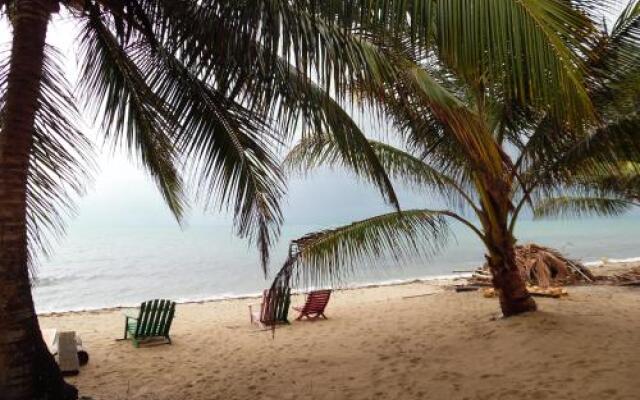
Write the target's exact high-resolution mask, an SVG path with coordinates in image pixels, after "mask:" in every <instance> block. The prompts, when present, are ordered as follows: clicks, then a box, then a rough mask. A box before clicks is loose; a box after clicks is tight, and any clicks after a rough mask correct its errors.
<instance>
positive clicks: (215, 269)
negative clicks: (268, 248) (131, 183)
mask: <svg viewBox="0 0 640 400" xmlns="http://www.w3.org/2000/svg"><path fill="white" fill-rule="evenodd" d="M327 227H330V226H327V224H323V225H319V224H307V225H287V224H285V225H284V227H283V230H282V235H281V240H280V241H279V243H278V245H276V246H274V248H273V249H272V261H271V264H270V273H269V275H268V276H267V277H265V275H264V274H263V272H262V270H261V267H260V263H259V258H258V253H257V251H256V250H254V248H253V247H252V246H249V244H248V242H247V241H245V240H241V239H238V238H237V237H236V236H234V235H233V232H232V228H231V226H229V225H228V224H208V225H206V224H205V225H194V226H187V227H185V228H182V229H181V228H179V227H178V226H177V225H173V226H171V225H169V226H160V227H158V226H128V227H124V226H118V227H109V226H107V225H102V226H100V227H99V229H98V228H97V227H87V226H84V227H73V226H72V227H71V229H70V230H69V233H68V235H67V236H66V237H65V238H64V239H63V240H62V241H61V242H60V243H59V244H58V245H57V246H55V248H54V253H53V255H52V256H51V257H50V258H48V259H43V260H41V262H40V263H39V266H38V268H37V271H36V279H35V281H34V287H35V290H34V296H35V302H36V308H37V310H38V312H41V313H43V312H52V311H68V310H85V309H96V308H103V307H111V306H119V305H120V306H122V305H124V306H130V305H135V304H137V303H139V302H141V301H144V300H147V299H152V298H170V299H174V300H177V301H190V300H203V299H218V298H227V297H240V296H246V295H256V294H258V293H260V292H261V290H263V289H264V288H265V287H268V285H269V284H270V282H271V278H272V277H273V274H274V273H275V272H276V271H277V270H278V269H279V268H280V266H281V264H282V262H283V261H284V259H285V257H286V254H287V245H288V242H289V240H291V239H294V238H297V237H300V236H302V235H304V234H305V233H308V232H311V231H314V230H318V229H324V228H327ZM639 232H640V216H638V215H627V216H623V217H617V218H591V219H571V220H554V221H539V222H538V221H531V220H522V221H520V222H519V224H518V227H517V237H518V239H519V242H520V243H526V242H535V243H538V244H541V245H545V246H550V247H553V248H556V249H558V250H560V251H561V252H563V253H564V254H565V255H567V256H569V257H573V258H576V259H579V260H582V261H584V262H594V261H598V260H601V259H603V258H609V259H618V260H619V259H629V258H634V257H637V256H640V246H639V245H640V238H639V235H638V233H639ZM483 254H484V249H483V247H482V244H481V242H480V241H479V240H478V239H477V238H476V237H475V236H474V234H473V233H471V231H470V230H468V229H466V227H464V226H462V225H459V224H454V225H452V235H451V237H450V239H449V241H448V244H447V246H446V247H445V248H444V249H443V251H442V252H441V253H440V254H438V255H437V256H435V257H433V258H430V259H428V260H425V259H417V258H407V259H403V260H400V261H396V260H393V259H391V258H381V259H377V260H371V261H365V262H363V263H362V264H361V265H360V266H359V268H357V269H356V272H355V273H354V274H351V275H348V276H347V277H345V278H343V279H342V281H341V285H342V286H358V285H366V284H384V283H385V282H401V281H405V280H413V279H423V278H428V277H436V276H442V275H450V274H452V273H453V272H454V271H460V270H470V269H473V268H474V267H477V266H479V265H481V264H482V263H483V261H484V256H483Z"/></svg>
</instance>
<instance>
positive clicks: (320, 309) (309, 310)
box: [293, 290, 331, 321]
mask: <svg viewBox="0 0 640 400" xmlns="http://www.w3.org/2000/svg"><path fill="white" fill-rule="evenodd" d="M330 297H331V290H315V291H313V292H309V294H308V295H307V300H306V302H305V303H304V306H302V307H293V309H294V310H296V311H299V312H300V315H298V318H296V320H298V321H299V320H301V319H302V318H304V317H307V319H308V320H316V319H318V318H324V319H327V317H326V315H324V309H325V308H326V307H327V303H329V298H330Z"/></svg>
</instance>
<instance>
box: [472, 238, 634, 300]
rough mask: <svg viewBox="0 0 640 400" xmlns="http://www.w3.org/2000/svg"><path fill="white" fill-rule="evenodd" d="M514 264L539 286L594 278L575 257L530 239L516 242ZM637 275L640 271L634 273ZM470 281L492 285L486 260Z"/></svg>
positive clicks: (559, 284) (527, 278)
mask: <svg viewBox="0 0 640 400" xmlns="http://www.w3.org/2000/svg"><path fill="white" fill-rule="evenodd" d="M515 252H516V265H517V266H518V269H519V270H520V274H521V276H522V278H523V279H524V280H525V282H526V283H527V284H528V285H532V286H537V287H540V288H543V289H544V288H549V287H554V286H563V285H571V284H575V283H580V282H589V283H591V282H594V281H595V280H596V278H595V277H594V276H593V274H592V273H591V271H589V269H587V267H585V266H584V265H582V264H581V263H580V262H578V261H574V260H570V259H568V258H566V257H564V256H563V255H562V254H560V253H559V252H558V251H556V250H554V249H550V248H548V247H543V246H538V245H536V244H533V243H530V244H526V245H521V246H516V247H515ZM637 278H638V279H640V271H639V275H638V276H637ZM469 283H470V284H471V285H477V286H479V285H485V286H486V285H491V272H490V271H489V267H488V266H487V265H486V264H485V265H484V266H483V267H482V268H479V269H477V270H476V271H475V272H474V274H473V275H472V277H471V278H470V279H469Z"/></svg>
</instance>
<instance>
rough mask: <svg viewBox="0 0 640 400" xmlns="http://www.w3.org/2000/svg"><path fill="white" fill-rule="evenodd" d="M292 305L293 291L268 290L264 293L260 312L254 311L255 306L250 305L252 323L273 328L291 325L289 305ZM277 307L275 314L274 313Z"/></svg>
mask: <svg viewBox="0 0 640 400" xmlns="http://www.w3.org/2000/svg"><path fill="white" fill-rule="evenodd" d="M290 303H291V289H285V290H275V291H274V290H272V289H266V290H265V291H264V292H263V293H262V303H260V310H259V311H258V310H253V306H254V305H255V304H250V305H249V317H250V318H251V323H252V324H256V325H260V326H263V327H264V326H273V325H276V324H288V323H289V319H288V318H289V304H290ZM274 307H275V312H273V310H274Z"/></svg>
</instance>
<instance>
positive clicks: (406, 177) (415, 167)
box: [283, 135, 474, 209]
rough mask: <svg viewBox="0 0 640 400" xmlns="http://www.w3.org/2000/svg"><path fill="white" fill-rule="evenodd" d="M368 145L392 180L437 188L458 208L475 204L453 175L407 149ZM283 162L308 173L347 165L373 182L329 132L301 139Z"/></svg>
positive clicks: (371, 142) (418, 186) (377, 143)
mask: <svg viewBox="0 0 640 400" xmlns="http://www.w3.org/2000/svg"><path fill="white" fill-rule="evenodd" d="M369 144H370V146H371V148H372V149H373V151H374V153H375V155H376V157H377V158H378V160H379V162H380V165H381V166H382V168H384V170H385V171H386V173H387V174H388V175H389V177H390V178H391V179H394V180H396V181H397V182H402V183H403V184H407V185H410V186H411V187H412V188H414V189H416V190H419V191H429V190H432V191H435V192H436V193H438V194H439V195H440V196H442V197H443V198H444V199H445V200H446V201H448V202H450V203H451V204H452V205H454V207H455V208H459V209H461V208H464V206H465V205H467V206H472V207H473V206H474V203H473V200H472V199H471V198H470V197H469V196H468V195H467V193H466V192H465V190H463V188H462V187H460V185H459V184H458V182H456V181H455V179H454V178H452V177H450V176H448V175H446V174H445V173H442V172H440V171H439V170H438V169H437V168H434V167H431V166H430V165H429V164H427V163H426V162H425V161H423V160H421V159H419V158H417V157H415V156H414V155H412V154H410V153H409V152H407V151H404V150H401V149H399V148H396V147H393V146H391V145H388V144H386V143H382V142H378V141H375V140H369ZM283 165H284V167H285V169H287V170H289V171H292V172H297V173H301V174H306V173H309V172H310V171H311V170H313V169H314V168H317V167H319V166H340V167H346V168H347V169H348V170H349V171H351V172H353V173H354V174H356V176H358V177H360V178H363V179H365V180H367V181H369V182H370V181H371V178H370V175H369V169H368V168H367V166H366V165H359V166H357V168H353V167H351V165H350V164H348V163H345V162H344V158H343V157H342V155H341V154H340V152H339V151H338V150H337V148H336V142H335V140H334V139H333V138H332V137H329V136H327V135H324V136H313V137H308V138H303V139H302V140H300V141H299V142H298V143H297V144H296V145H295V146H294V147H293V148H292V149H291V150H290V152H289V153H288V154H287V156H286V158H285V160H284V163H283Z"/></svg>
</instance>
